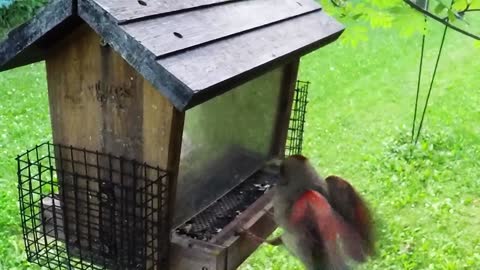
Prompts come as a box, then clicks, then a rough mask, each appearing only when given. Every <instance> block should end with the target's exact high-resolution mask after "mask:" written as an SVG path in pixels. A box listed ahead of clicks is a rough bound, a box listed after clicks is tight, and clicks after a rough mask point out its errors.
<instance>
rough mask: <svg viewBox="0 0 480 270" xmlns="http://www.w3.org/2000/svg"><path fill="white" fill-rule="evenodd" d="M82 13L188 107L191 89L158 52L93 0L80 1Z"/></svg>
mask: <svg viewBox="0 0 480 270" xmlns="http://www.w3.org/2000/svg"><path fill="white" fill-rule="evenodd" d="M78 14H79V16H80V17H81V18H82V19H83V20H84V21H85V22H87V23H88V25H89V26H90V27H91V28H93V29H94V30H95V31H96V32H97V33H99V35H100V36H101V37H102V38H103V39H104V40H105V41H106V42H107V43H108V44H109V45H110V46H111V47H113V48H114V49H115V51H116V52H117V53H119V54H120V55H121V56H122V57H123V58H124V59H125V61H126V62H127V63H129V64H130V65H131V66H132V67H133V68H135V70H137V71H138V72H139V73H140V74H142V75H143V77H144V78H145V79H146V80H147V81H149V82H150V83H151V84H152V85H153V86H154V87H155V89H156V90H157V91H159V92H160V93H161V94H163V96H165V97H166V98H167V99H168V100H169V101H170V102H171V103H172V104H173V105H175V107H176V108H177V109H179V110H180V111H183V110H185V107H186V105H187V103H188V102H189V100H190V99H191V98H192V94H193V93H192V91H191V89H189V88H188V87H187V86H186V85H185V84H184V83H183V82H181V81H180V80H178V79H177V78H176V77H175V76H173V75H172V74H171V73H170V72H168V71H167V70H166V69H165V68H163V67H162V66H161V65H158V64H157V63H156V61H155V55H154V54H153V53H151V52H150V51H148V50H147V49H146V48H145V47H144V46H143V45H142V44H141V42H139V41H138V40H135V39H134V38H133V37H131V36H130V35H129V34H128V33H126V32H125V31H123V29H122V28H120V27H118V24H117V23H116V22H115V19H114V18H113V17H112V16H111V15H109V14H108V13H106V12H105V11H104V10H103V9H102V8H101V7H100V6H99V5H98V4H97V3H96V2H95V1H93V0H83V1H80V2H79V3H78Z"/></svg>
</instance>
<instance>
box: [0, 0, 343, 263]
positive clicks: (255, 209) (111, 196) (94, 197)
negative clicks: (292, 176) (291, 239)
mask: <svg viewBox="0 0 480 270" xmlns="http://www.w3.org/2000/svg"><path fill="white" fill-rule="evenodd" d="M342 31H343V26H342V25H341V24H340V23H338V22H337V21H335V20H334V19H333V18H331V17H329V16H328V15H327V14H325V12H324V11H323V10H322V7H321V6H320V5H319V4H318V3H316V2H315V1H314V0H249V1H236V0H195V1H193V0H181V1H179V0H161V1H160V0H159V1H154V0H138V1H137V0H78V1H77V0H52V1H51V2H50V3H49V4H48V5H47V6H46V7H45V8H43V9H42V10H41V11H40V12H39V13H38V14H37V15H36V16H35V17H34V18H33V19H31V20H30V21H28V22H27V23H25V24H23V25H21V26H20V27H18V28H17V29H15V30H13V31H12V32H10V33H9V35H8V37H7V38H6V39H5V40H4V41H3V42H1V43H0V71H2V70H8V69H12V68H15V67H19V66H22V65H26V64H30V63H33V62H38V61H43V60H45V63H46V71H47V81H48V96H49V104H50V114H51V121H52V127H53V129H52V130H53V143H44V144H41V145H37V146H36V147H35V148H34V149H32V150H29V151H28V152H26V153H24V154H22V155H19V156H18V158H17V161H18V172H19V173H18V175H19V193H20V208H21V209H20V210H21V212H22V224H23V232H24V237H25V245H26V251H27V255H28V259H29V260H30V261H32V262H36V263H39V264H41V265H43V266H46V267H48V268H50V269H172V270H180V269H188V270H193V269H194V270H197V269H198V270H227V269H236V268H237V267H238V266H239V265H240V264H241V263H242V262H243V261H244V260H245V259H246V258H247V257H248V256H249V255H250V254H251V253H252V252H253V251H254V250H255V249H256V248H257V246H258V243H256V242H255V241H253V240H251V239H249V238H248V237H246V236H244V235H238V233H237V232H238V231H239V229H249V230H251V231H253V232H255V233H256V234H258V235H259V236H267V235H269V234H270V233H271V232H272V231H273V230H274V229H275V224H274V223H273V222H272V220H271V218H270V216H269V214H268V213H267V212H268V211H270V210H271V192H269V191H268V187H269V186H271V185H274V183H275V178H276V176H275V175H274V174H272V173H269V172H268V171H265V170H261V168H262V166H263V165H262V164H264V162H265V161H266V160H269V159H270V158H272V157H274V156H281V155H284V153H285V147H286V141H287V134H288V129H289V122H290V121H289V119H290V117H292V116H293V115H294V114H296V113H298V112H297V111H295V110H293V113H292V106H294V105H292V104H294V102H293V101H294V94H295V89H296V87H295V84H296V82H297V73H298V65H299V59H300V57H301V56H303V55H305V54H307V53H309V52H312V51H313V50H316V49H318V48H320V47H322V46H324V45H326V44H328V43H330V42H333V41H334V40H336V39H337V38H338V37H339V36H340V34H341V33H342Z"/></svg>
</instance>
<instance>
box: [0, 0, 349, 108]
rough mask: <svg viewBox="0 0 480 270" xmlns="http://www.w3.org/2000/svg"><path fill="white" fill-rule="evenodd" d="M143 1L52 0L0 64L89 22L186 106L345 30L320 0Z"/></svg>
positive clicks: (16, 34)
mask: <svg viewBox="0 0 480 270" xmlns="http://www.w3.org/2000/svg"><path fill="white" fill-rule="evenodd" d="M141 1H144V2H145V3H146V5H144V4H140V3H139V2H138V0H82V1H74V0H52V1H51V2H50V3H49V4H48V5H47V6H46V7H45V9H43V10H42V11H41V12H40V13H39V14H38V15H37V16H35V17H34V18H33V19H32V20H31V21H29V22H27V23H26V24H24V25H23V26H20V27H19V28H17V29H16V30H14V31H12V32H11V33H10V35H9V37H8V39H7V40H5V41H4V42H0V71H1V70H5V69H9V68H13V67H17V66H20V65H23V64H28V63H32V62H35V61H39V60H42V59H44V58H45V55H46V53H47V51H48V49H49V47H50V45H51V44H52V42H57V41H59V40H62V39H63V38H64V37H65V36H66V35H67V33H69V32H71V31H72V29H74V28H75V27H77V26H78V25H81V24H83V23H87V24H88V25H89V26H90V27H91V28H92V29H94V30H95V31H96V32H97V33H98V34H99V35H100V36H101V37H102V39H103V40H104V41H105V42H107V43H108V44H109V45H110V46H111V47H112V48H113V49H114V50H115V51H116V52H118V53H119V54H120V55H121V56H122V57H123V58H124V59H125V60H126V61H127V62H128V63H129V64H130V65H131V66H132V67H133V68H135V69H136V70H137V71H138V72H139V73H140V74H141V75H142V76H143V77H144V78H145V79H147V80H148V81H150V83H152V85H153V86H155V88H156V89H158V91H160V92H161V93H162V94H163V95H164V96H165V97H166V98H168V99H169V100H170V102H172V104H173V105H175V107H176V108H177V109H179V110H181V111H184V110H186V109H188V108H191V107H194V106H195V105H198V104H200V103H202V102H204V101H207V100H209V99H211V98H213V97H215V96H217V95H220V94H222V93H224V92H227V91H229V90H231V89H232V88H233V87H235V86H236V85H238V84H241V83H244V82H246V81H247V80H249V79H253V78H254V77H256V76H260V75H261V74H262V73H263V72H266V71H268V70H270V69H272V68H275V67H277V66H278V65H280V64H286V63H287V62H288V61H291V60H292V59H295V58H299V57H301V56H302V55H304V54H306V53H308V52H310V51H312V50H314V49H317V48H319V47H321V46H323V45H325V44H327V43H330V42H332V41H333V40H334V39H335V38H337V37H338V36H339V35H340V34H341V33H342V31H343V26H342V25H341V24H340V23H338V22H337V21H336V20H335V19H333V18H331V17H329V16H327V15H326V14H325V13H324V12H323V11H322V9H321V7H320V5H318V4H317V3H316V1H314V0H236V1H233V0H232V1H228V0H182V1H178V0H141ZM142 3H143V2H142ZM137 4H138V6H137ZM132 5H133V6H132ZM175 33H176V34H175Z"/></svg>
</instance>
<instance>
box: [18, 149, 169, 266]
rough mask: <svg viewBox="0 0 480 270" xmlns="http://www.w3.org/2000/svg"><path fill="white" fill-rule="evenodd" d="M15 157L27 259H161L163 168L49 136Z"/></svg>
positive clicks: (165, 236)
mask: <svg viewBox="0 0 480 270" xmlns="http://www.w3.org/2000/svg"><path fill="white" fill-rule="evenodd" d="M17 162H18V181H19V185H18V188H19V198H20V211H21V217H22V226H23V234H24V241H25V247H26V252H27V256H28V260H29V261H31V262H34V263H37V264H40V265H42V266H45V267H47V268H49V269H157V268H158V267H159V266H160V265H162V264H163V263H165V262H166V258H167V255H168V247H169V232H170V228H169V227H168V222H167V221H168V220H169V218H170V215H169V213H168V209H169V208H168V205H167V202H168V188H169V186H168V177H167V173H166V172H165V171H163V170H161V169H160V168H158V167H156V168H155V167H152V166H149V165H147V164H145V163H138V162H136V161H134V160H127V159H123V158H120V157H115V156H112V155H108V154H102V153H98V152H93V151H88V150H85V149H77V148H73V147H65V146H61V145H54V144H50V143H45V144H42V145H39V146H36V147H35V148H34V149H31V150H29V151H27V152H26V153H24V154H22V155H20V156H18V157H17Z"/></svg>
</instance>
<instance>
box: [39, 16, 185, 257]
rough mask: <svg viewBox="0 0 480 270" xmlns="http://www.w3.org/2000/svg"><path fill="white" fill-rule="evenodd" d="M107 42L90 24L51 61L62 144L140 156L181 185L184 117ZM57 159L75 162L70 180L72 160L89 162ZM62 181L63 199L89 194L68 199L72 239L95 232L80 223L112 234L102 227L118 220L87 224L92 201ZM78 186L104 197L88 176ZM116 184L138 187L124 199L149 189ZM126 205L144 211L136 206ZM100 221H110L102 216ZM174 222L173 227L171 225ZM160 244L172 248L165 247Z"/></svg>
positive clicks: (56, 132)
mask: <svg viewBox="0 0 480 270" xmlns="http://www.w3.org/2000/svg"><path fill="white" fill-rule="evenodd" d="M101 44H102V43H101V39H100V37H99V36H98V35H97V34H96V33H95V32H94V31H93V30H91V29H90V28H89V27H88V26H87V25H84V26H83V27H80V28H79V29H77V30H76V31H74V32H73V33H72V34H71V35H70V36H68V37H67V38H66V39H65V40H64V41H63V42H62V43H60V44H57V46H55V47H54V48H52V50H51V53H50V54H49V55H48V57H47V61H46V62H47V77H48V87H49V101H50V111H51V119H52V126H53V140H54V143H56V144H62V145H73V146H75V147H77V148H87V149H91V150H98V151H99V152H103V153H109V154H113V155H115V156H122V157H124V158H125V159H135V160H137V161H138V162H140V163H142V162H147V163H148V164H150V165H152V166H159V167H160V168H162V169H164V170H167V171H169V172H170V173H171V174H170V178H169V181H170V185H173V186H175V183H176V175H177V171H178V163H179V161H178V160H179V156H180V144H181V141H179V140H181V135H179V134H181V133H182V130H183V117H184V115H183V113H180V112H178V111H177V110H176V109H175V108H174V107H173V105H172V104H171V103H170V102H169V101H168V100H167V99H166V98H165V97H163V96H162V95H161V94H160V93H159V92H158V91H157V90H156V89H155V88H154V87H153V86H152V85H151V84H150V83H148V82H147V81H145V79H144V78H143V77H142V76H141V75H140V74H138V73H137V72H136V71H135V69H134V68H133V67H131V66H130V65H129V64H128V63H127V62H125V60H123V58H122V57H121V56H120V55H118V54H117V53H116V52H115V51H113V49H112V48H110V47H109V46H102V45H101ZM60 48H61V50H60ZM62 152H63V151H62ZM66 152H68V151H66ZM57 154H60V155H63V157H64V158H67V162H63V163H60V164H57V167H58V168H60V169H61V170H63V171H65V172H66V173H67V175H68V173H69V172H73V165H70V162H68V161H69V159H72V160H75V161H79V162H80V161H82V158H83V157H77V156H76V155H72V156H71V157H70V156H67V155H66V154H67V153H57ZM87 162H88V163H90V164H95V161H94V160H87ZM101 165H103V166H105V167H107V168H108V167H110V166H112V165H111V164H110V165H108V164H101ZM116 166H121V165H118V164H117V165H113V167H115V168H113V169H116V170H119V168H117V167H116ZM75 171H81V172H82V171H86V173H85V174H86V175H85V176H86V177H92V178H96V177H98V175H101V177H107V176H105V174H104V173H105V172H100V173H99V171H98V170H97V169H95V168H91V167H90V168H89V169H88V170H86V169H85V168H84V166H83V165H82V164H81V163H80V164H75ZM59 177H60V178H61V181H63V182H62V183H65V184H68V185H64V186H62V187H61V189H62V193H64V194H67V196H63V197H61V198H64V197H67V198H72V197H75V196H77V197H78V196H80V197H81V198H80V200H78V201H66V202H65V209H66V210H65V211H66V213H65V214H64V220H65V223H67V224H68V226H67V228H68V229H67V230H66V232H65V234H66V237H67V238H68V237H70V239H72V238H75V235H76V234H77V233H78V232H80V233H82V234H84V235H86V234H87V233H86V232H85V231H84V230H86V229H88V228H86V227H85V226H83V225H82V226H81V227H79V228H78V227H76V225H75V224H76V223H78V222H79V221H80V222H81V223H83V224H97V225H95V226H97V227H98V228H95V229H96V230H94V231H96V232H102V231H110V230H109V229H110V228H107V227H105V228H102V227H101V226H102V225H101V224H109V222H111V220H110V221H105V222H100V221H99V220H92V217H91V216H90V217H88V218H90V220H87V219H88V218H87V217H85V216H83V215H82V209H87V205H85V204H86V203H87V204H88V201H89V199H88V198H86V193H84V194H74V193H75V191H74V189H73V188H72V187H73V186H74V185H73V184H72V181H74V180H73V179H70V178H71V177H68V176H64V175H63V174H61V175H59ZM62 177H63V179H62ZM129 179H130V178H129ZM130 180H131V179H130ZM76 181H78V183H76V184H75V185H76V186H77V187H78V188H79V189H83V190H87V187H88V190H90V191H91V192H93V194H95V192H99V193H101V192H102V191H101V187H99V185H98V184H97V185H95V184H94V185H92V183H91V182H90V186H87V185H88V184H87V181H88V180H87V178H85V177H80V178H78V179H77V180H76ZM110 181H113V182H114V183H115V184H116V185H120V184H123V185H125V186H129V187H130V189H126V190H123V191H121V192H123V193H122V194H123V195H122V196H120V195H118V196H119V197H123V198H131V196H135V195H134V194H130V195H131V196H130V195H129V194H127V195H125V194H126V193H128V192H130V191H129V190H132V192H135V191H134V190H139V188H142V186H139V187H135V186H133V184H134V183H133V182H128V180H123V178H122V177H116V178H115V177H114V179H110ZM139 184H140V185H142V184H144V183H139ZM115 192H117V191H115ZM118 192H120V190H119V191H118ZM150 192H161V190H159V189H155V190H151V191H150ZM169 192H172V194H168V197H166V198H165V200H172V201H173V200H174V197H175V189H174V188H173V191H169ZM115 194H116V193H115ZM82 196H84V197H85V198H83V197H82ZM115 196H117V195H115ZM90 200H91V199H90ZM155 200H156V201H154V202H153V205H160V203H159V202H158V199H155ZM118 203H119V204H120V203H121V202H118ZM133 203H135V200H133ZM157 203H158V204H157ZM123 204H125V202H123ZM88 207H89V209H90V211H92V208H95V207H98V204H97V205H95V204H93V205H88ZM122 207H125V208H126V209H138V207H136V206H134V205H131V206H128V205H127V206H125V205H124V206H122ZM93 210H95V209H93ZM116 210H118V209H112V211H116ZM74 211H75V212H76V211H78V212H76V213H74ZM78 213H80V215H79V214H78ZM97 218H98V219H102V218H105V217H104V216H98V217H97ZM148 218H149V219H151V220H147V221H144V222H153V223H152V224H155V222H157V221H158V220H159V219H162V220H163V221H162V222H167V223H169V224H170V223H171V220H168V219H167V220H164V218H165V217H158V216H157V215H151V216H149V217H148ZM166 225H167V226H168V224H166ZM105 226H106V225H105ZM90 229H91V228H90ZM91 237H92V238H93V239H95V238H101V235H99V234H98V233H97V234H95V235H92V236H91ZM87 240H88V239H83V241H82V240H80V242H79V244H80V245H81V246H84V247H88V244H89V243H88V242H87ZM123 240H124V238H122V236H119V238H118V241H119V243H120V241H123ZM147 240H149V239H147ZM159 245H165V243H161V244H159ZM147 252H149V251H147ZM147 265H151V262H147Z"/></svg>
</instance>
